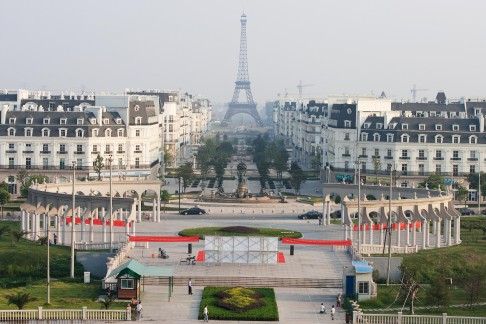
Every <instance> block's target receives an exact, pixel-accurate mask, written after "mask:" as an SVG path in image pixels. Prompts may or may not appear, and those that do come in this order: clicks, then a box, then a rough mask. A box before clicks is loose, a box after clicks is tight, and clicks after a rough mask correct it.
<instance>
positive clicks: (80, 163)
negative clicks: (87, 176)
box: [76, 159, 83, 170]
mask: <svg viewBox="0 0 486 324" xmlns="http://www.w3.org/2000/svg"><path fill="white" fill-rule="evenodd" d="M82 168H83V159H76V169H78V170H80V169H82Z"/></svg>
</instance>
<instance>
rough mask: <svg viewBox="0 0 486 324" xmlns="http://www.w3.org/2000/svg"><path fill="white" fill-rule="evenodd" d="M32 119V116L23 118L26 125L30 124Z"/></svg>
mask: <svg viewBox="0 0 486 324" xmlns="http://www.w3.org/2000/svg"><path fill="white" fill-rule="evenodd" d="M32 121H33V118H31V117H29V118H26V119H25V123H26V124H27V125H32Z"/></svg>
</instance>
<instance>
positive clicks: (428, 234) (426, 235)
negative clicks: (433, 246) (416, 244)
mask: <svg viewBox="0 0 486 324" xmlns="http://www.w3.org/2000/svg"><path fill="white" fill-rule="evenodd" d="M431 224H432V221H427V226H426V228H425V230H426V232H425V233H424V235H425V237H426V238H427V242H426V244H427V247H430V225H431Z"/></svg>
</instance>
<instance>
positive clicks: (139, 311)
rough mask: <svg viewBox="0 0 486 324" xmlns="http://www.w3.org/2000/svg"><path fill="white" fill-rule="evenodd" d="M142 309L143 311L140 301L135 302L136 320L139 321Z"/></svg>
mask: <svg viewBox="0 0 486 324" xmlns="http://www.w3.org/2000/svg"><path fill="white" fill-rule="evenodd" d="M142 311H143V307H142V301H141V300H139V301H138V304H137V321H140V319H141V318H142V317H143V315H142Z"/></svg>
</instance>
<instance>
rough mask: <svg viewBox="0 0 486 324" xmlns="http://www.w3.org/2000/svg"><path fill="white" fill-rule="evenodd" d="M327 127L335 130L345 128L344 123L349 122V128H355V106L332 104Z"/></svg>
mask: <svg viewBox="0 0 486 324" xmlns="http://www.w3.org/2000/svg"><path fill="white" fill-rule="evenodd" d="M329 119H330V121H329V125H330V126H333V127H336V128H345V125H344V121H346V120H348V121H351V126H350V127H346V128H356V104H347V103H344V104H334V105H333V106H332V109H331V116H330V118H329Z"/></svg>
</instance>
